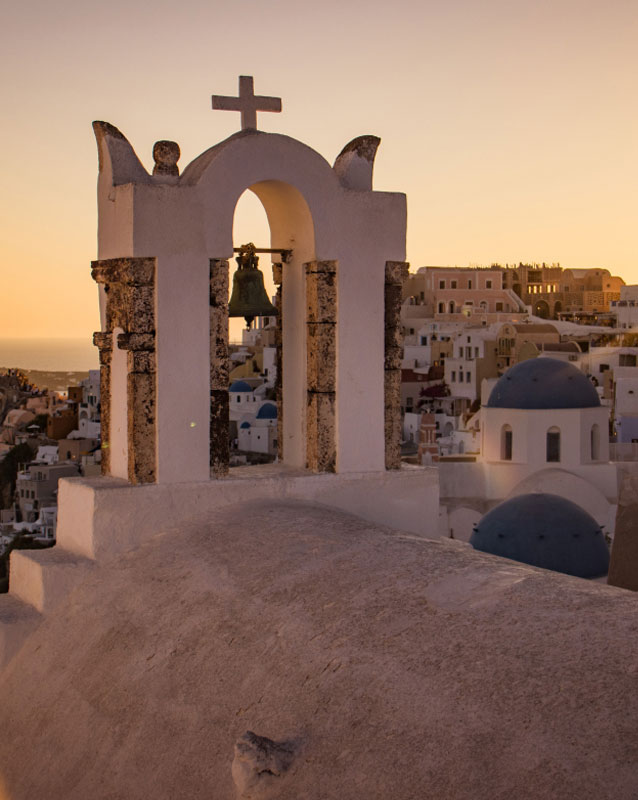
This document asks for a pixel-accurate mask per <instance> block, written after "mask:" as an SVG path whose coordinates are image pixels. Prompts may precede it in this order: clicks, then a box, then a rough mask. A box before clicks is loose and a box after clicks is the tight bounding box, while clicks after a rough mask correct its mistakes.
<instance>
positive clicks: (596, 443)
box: [591, 425, 600, 461]
mask: <svg viewBox="0 0 638 800" xmlns="http://www.w3.org/2000/svg"><path fill="white" fill-rule="evenodd" d="M599 458H600V428H599V427H598V425H592V426H591V460H592V461H598V459H599Z"/></svg>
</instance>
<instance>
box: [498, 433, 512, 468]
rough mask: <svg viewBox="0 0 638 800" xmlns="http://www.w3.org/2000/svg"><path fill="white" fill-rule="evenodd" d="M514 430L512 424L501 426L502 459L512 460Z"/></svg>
mask: <svg viewBox="0 0 638 800" xmlns="http://www.w3.org/2000/svg"><path fill="white" fill-rule="evenodd" d="M512 449H513V432H512V426H511V425H503V427H502V428H501V461H511V460H512Z"/></svg>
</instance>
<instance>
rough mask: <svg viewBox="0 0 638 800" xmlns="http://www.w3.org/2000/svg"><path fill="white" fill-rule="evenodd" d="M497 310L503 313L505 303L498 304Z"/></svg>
mask: <svg viewBox="0 0 638 800" xmlns="http://www.w3.org/2000/svg"><path fill="white" fill-rule="evenodd" d="M496 310H497V311H502V310H503V303H497V304H496Z"/></svg>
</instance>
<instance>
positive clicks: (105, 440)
mask: <svg viewBox="0 0 638 800" xmlns="http://www.w3.org/2000/svg"><path fill="white" fill-rule="evenodd" d="M93 344H94V345H95V346H96V347H97V349H98V353H99V354H100V437H101V439H102V475H108V474H109V471H110V467H111V449H110V441H111V359H112V357H113V335H112V334H110V333H94V334H93Z"/></svg>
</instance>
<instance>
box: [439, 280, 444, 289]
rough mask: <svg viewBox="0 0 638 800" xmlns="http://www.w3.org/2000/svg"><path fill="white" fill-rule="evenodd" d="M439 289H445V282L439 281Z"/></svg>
mask: <svg viewBox="0 0 638 800" xmlns="http://www.w3.org/2000/svg"><path fill="white" fill-rule="evenodd" d="M439 289H445V281H439Z"/></svg>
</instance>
